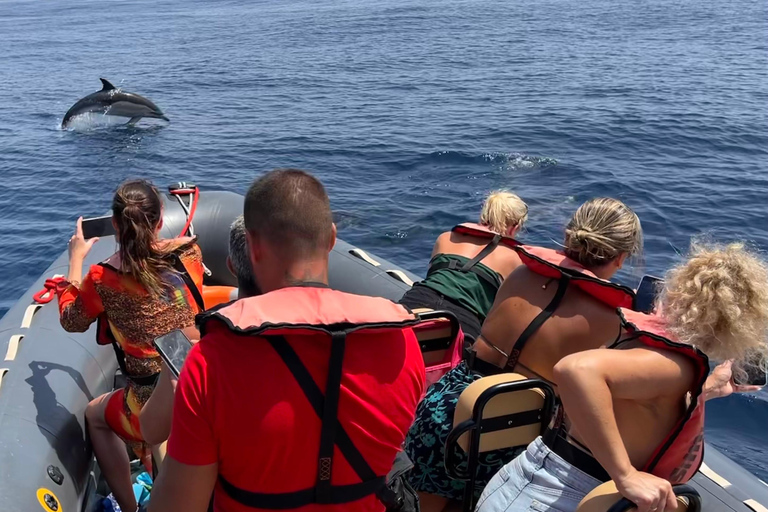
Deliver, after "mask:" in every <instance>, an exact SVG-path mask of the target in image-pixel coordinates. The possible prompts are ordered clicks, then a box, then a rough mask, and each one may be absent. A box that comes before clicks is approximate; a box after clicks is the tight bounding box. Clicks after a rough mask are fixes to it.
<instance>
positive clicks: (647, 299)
mask: <svg viewBox="0 0 768 512" xmlns="http://www.w3.org/2000/svg"><path fill="white" fill-rule="evenodd" d="M663 284H664V280H663V279H661V278H660V277H654V276H643V278H642V279H641V280H640V284H639V285H638V286H637V292H636V293H635V311H639V312H641V313H647V314H650V313H653V310H654V309H655V307H656V297H658V295H659V291H661V287H662V285H663Z"/></svg>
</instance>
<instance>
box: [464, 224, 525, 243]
mask: <svg viewBox="0 0 768 512" xmlns="http://www.w3.org/2000/svg"><path fill="white" fill-rule="evenodd" d="M451 231H452V232H453V233H458V234H460V235H468V236H474V237H477V238H487V239H490V240H494V239H496V238H497V237H498V239H499V240H498V242H497V244H498V243H501V244H502V245H506V246H507V247H517V246H518V245H521V244H520V242H518V241H517V240H515V239H514V238H512V237H511V236H507V235H502V234H499V233H496V232H495V231H491V230H490V229H488V226H483V225H482V224H475V223H474V222H464V223H462V224H458V225H456V226H453V228H452V229H451Z"/></svg>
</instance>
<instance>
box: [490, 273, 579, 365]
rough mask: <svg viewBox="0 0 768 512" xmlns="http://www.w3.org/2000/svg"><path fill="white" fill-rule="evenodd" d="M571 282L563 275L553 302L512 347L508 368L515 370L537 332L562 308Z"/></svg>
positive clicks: (550, 302) (537, 316) (529, 325)
mask: <svg viewBox="0 0 768 512" xmlns="http://www.w3.org/2000/svg"><path fill="white" fill-rule="evenodd" d="M570 281H571V278H570V277H569V276H568V275H567V274H562V276H561V277H560V279H559V281H558V283H557V291H556V292H555V296H554V297H552V300H551V301H549V304H547V307H545V308H544V309H542V310H541V313H539V314H538V315H536V318H534V319H533V320H532V321H531V323H530V324H528V327H526V328H525V330H524V331H523V332H522V334H520V337H519V338H517V341H516V342H515V345H514V346H513V347H512V352H510V354H509V358H508V359H507V364H506V365H505V366H506V367H508V368H511V369H514V368H515V365H516V364H517V360H518V359H520V353H521V352H522V351H523V348H524V347H525V345H526V343H528V341H529V340H530V339H531V337H533V335H534V334H535V333H536V331H538V330H539V329H540V328H541V326H542V325H544V322H546V321H547V320H549V318H550V317H551V316H552V315H553V314H554V313H555V310H557V308H558V307H559V306H560V303H561V302H562V301H563V297H565V291H566V290H567V289H568V284H569V283H570Z"/></svg>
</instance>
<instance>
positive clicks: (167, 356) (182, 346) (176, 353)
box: [155, 329, 192, 377]
mask: <svg viewBox="0 0 768 512" xmlns="http://www.w3.org/2000/svg"><path fill="white" fill-rule="evenodd" d="M155 347H157V351H158V352H160V357H162V358H163V361H165V364H167V365H168V367H169V368H170V369H171V372H173V374H174V375H175V376H176V377H178V376H179V373H181V367H182V366H184V360H185V359H187V356H188V355H189V351H190V350H191V349H192V342H191V341H189V338H187V337H186V335H184V333H183V332H181V331H180V330H178V329H176V330H174V331H171V332H169V333H168V334H164V335H162V336H158V337H157V338H155Z"/></svg>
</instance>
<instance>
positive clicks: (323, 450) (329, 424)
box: [315, 332, 347, 504]
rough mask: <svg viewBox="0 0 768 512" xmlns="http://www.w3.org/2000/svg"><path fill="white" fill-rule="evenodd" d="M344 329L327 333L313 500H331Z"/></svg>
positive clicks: (325, 501)
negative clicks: (328, 342) (328, 349)
mask: <svg viewBox="0 0 768 512" xmlns="http://www.w3.org/2000/svg"><path fill="white" fill-rule="evenodd" d="M346 339H347V333H346V332H334V333H332V334H331V356H330V358H329V359H328V379H327V380H326V384H325V400H324V401H323V415H322V416H321V418H322V425H321V427H320V453H319V454H318V456H317V483H316V484H315V486H316V487H317V503H321V504H322V503H330V502H331V472H332V471H333V448H334V446H335V445H336V429H337V426H338V424H339V421H338V412H339V394H340V393H341V368H342V366H343V364H344V348H345V347H346Z"/></svg>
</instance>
